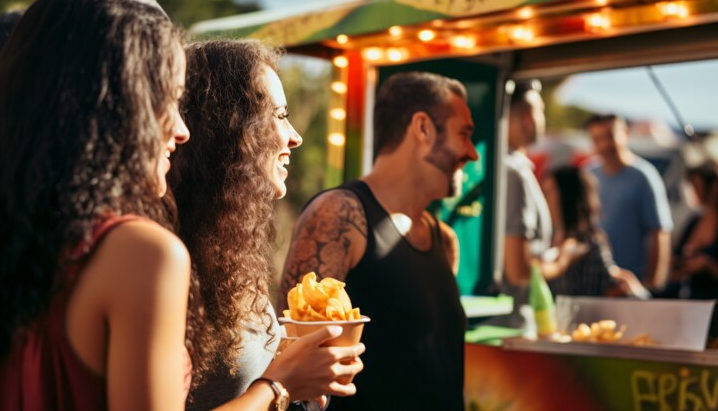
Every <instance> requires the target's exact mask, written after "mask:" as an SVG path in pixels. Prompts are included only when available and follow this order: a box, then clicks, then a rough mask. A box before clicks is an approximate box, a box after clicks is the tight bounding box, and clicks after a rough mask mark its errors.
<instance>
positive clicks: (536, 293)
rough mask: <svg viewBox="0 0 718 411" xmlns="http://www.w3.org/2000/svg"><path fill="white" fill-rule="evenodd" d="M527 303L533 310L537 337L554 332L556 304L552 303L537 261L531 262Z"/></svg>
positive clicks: (546, 336)
mask: <svg viewBox="0 0 718 411" xmlns="http://www.w3.org/2000/svg"><path fill="white" fill-rule="evenodd" d="M529 304H530V305H531V308H533V310H534V318H535V319H536V332H537V333H538V336H539V338H548V337H551V336H552V335H553V334H554V333H555V332H556V306H555V305H554V303H553V296H552V295H551V290H550V289H549V288H548V284H546V280H545V279H544V278H543V274H541V265H540V264H539V263H538V262H534V263H532V264H531V289H530V292H529Z"/></svg>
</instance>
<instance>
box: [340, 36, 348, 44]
mask: <svg viewBox="0 0 718 411" xmlns="http://www.w3.org/2000/svg"><path fill="white" fill-rule="evenodd" d="M348 42H349V36H347V35H346V34H340V35H338V36H337V43H339V44H347V43H348Z"/></svg>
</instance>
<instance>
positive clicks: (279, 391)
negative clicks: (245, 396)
mask: <svg viewBox="0 0 718 411" xmlns="http://www.w3.org/2000/svg"><path fill="white" fill-rule="evenodd" d="M259 381H264V382H266V383H267V384H269V386H270V387H271V388H272V391H274V406H275V409H276V410H277V411H285V410H286V409H287V407H288V406H289V392H288V391H287V390H286V389H285V388H284V386H283V385H282V384H281V383H280V382H278V381H273V380H270V379H269V378H266V377H259V378H257V379H256V380H254V381H252V383H251V384H249V385H250V386H252V385H254V384H255V383H257V382H259Z"/></svg>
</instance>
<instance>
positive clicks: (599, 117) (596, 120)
mask: <svg viewBox="0 0 718 411" xmlns="http://www.w3.org/2000/svg"><path fill="white" fill-rule="evenodd" d="M616 120H621V121H623V120H622V119H621V118H620V117H618V116H617V115H616V114H614V113H606V114H591V116H590V117H589V118H587V119H586V121H584V122H583V129H584V130H588V128H589V127H591V126H592V125H594V124H601V123H608V122H611V123H613V122H615V121H616Z"/></svg>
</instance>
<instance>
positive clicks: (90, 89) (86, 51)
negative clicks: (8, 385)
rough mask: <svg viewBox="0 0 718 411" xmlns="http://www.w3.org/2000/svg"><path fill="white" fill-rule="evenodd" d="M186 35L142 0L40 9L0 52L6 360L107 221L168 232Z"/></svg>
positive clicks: (50, 2) (0, 323)
mask: <svg viewBox="0 0 718 411" xmlns="http://www.w3.org/2000/svg"><path fill="white" fill-rule="evenodd" d="M181 44H182V35H181V32H180V30H179V29H177V28H175V27H174V26H173V25H172V23H171V22H170V21H169V19H168V18H167V16H166V15H165V14H164V13H163V12H162V11H161V10H159V9H158V8H156V7H153V6H149V5H147V4H142V3H140V2H137V1H134V0H115V1H103V0H38V1H37V2H35V3H34V4H33V5H32V6H31V7H30V8H29V9H28V11H27V12H26V13H25V15H24V17H23V18H22V20H21V21H20V23H19V24H18V26H17V27H16V28H15V30H14V31H13V34H12V35H11V36H10V38H9V40H8V42H7V44H6V45H5V47H4V48H3V51H2V53H1V54H0V61H2V62H3V63H2V64H0V95H1V96H2V98H0V358H2V357H4V356H6V355H7V353H8V352H9V350H10V347H11V344H12V343H13V341H14V339H16V338H18V337H19V336H20V335H21V334H22V330H24V329H26V328H27V327H28V326H29V325H30V324H31V323H32V322H33V321H34V320H35V319H36V318H38V317H39V316H41V315H42V314H43V313H45V312H46V311H47V309H48V307H49V304H50V301H51V299H52V297H53V296H54V295H55V293H56V292H57V291H58V290H61V289H62V288H63V287H66V286H67V284H66V280H65V278H64V276H63V275H61V273H62V272H63V270H64V269H65V266H66V264H69V263H72V262H71V261H68V258H67V257H66V256H65V255H64V254H65V253H64V251H65V250H66V248H67V247H69V246H70V245H73V244H79V243H80V242H81V241H83V240H88V239H89V238H90V236H91V233H92V229H93V226H94V225H95V224H96V223H97V222H98V220H100V219H101V218H103V217H104V216H106V215H107V214H108V213H116V214H124V213H134V214H139V215H143V216H147V217H149V218H152V219H154V220H156V221H158V222H160V223H163V224H164V225H165V226H169V225H168V224H167V223H166V221H167V218H166V216H165V209H164V208H163V207H162V204H161V203H160V200H159V198H158V194H157V193H158V192H159V186H158V183H159V182H158V181H157V171H156V170H157V161H158V160H159V158H160V154H161V152H162V151H163V148H162V147H163V146H164V145H165V144H166V141H165V138H164V137H163V136H164V133H163V131H162V128H163V125H162V124H160V122H161V121H160V120H159V118H160V117H161V116H160V113H163V112H164V111H165V110H166V109H167V107H168V105H169V104H171V103H172V102H173V101H174V100H175V99H176V92H177V86H178V85H177V84H175V81H174V78H175V75H174V74H173V73H174V70H175V69H174V67H175V62H174V60H175V59H176V55H177V48H178V47H181Z"/></svg>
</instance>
